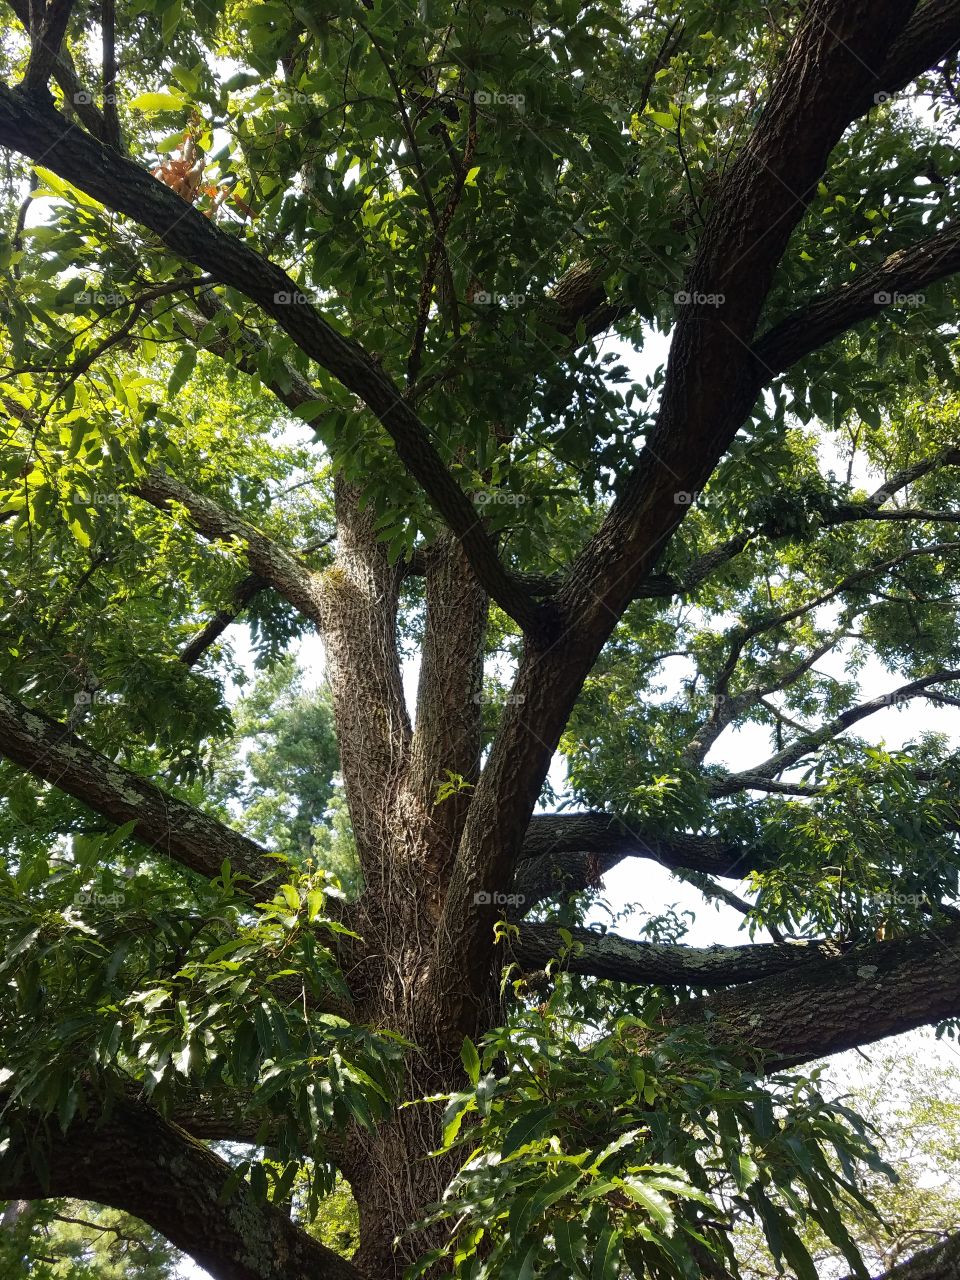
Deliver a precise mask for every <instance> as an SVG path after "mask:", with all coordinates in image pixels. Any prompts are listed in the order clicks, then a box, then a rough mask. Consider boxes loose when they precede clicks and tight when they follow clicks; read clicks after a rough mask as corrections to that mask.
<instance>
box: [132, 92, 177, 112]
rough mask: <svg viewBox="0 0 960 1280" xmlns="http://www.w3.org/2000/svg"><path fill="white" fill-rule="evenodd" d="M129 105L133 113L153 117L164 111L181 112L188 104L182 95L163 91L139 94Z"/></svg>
mask: <svg viewBox="0 0 960 1280" xmlns="http://www.w3.org/2000/svg"><path fill="white" fill-rule="evenodd" d="M129 105H130V106H131V107H132V108H133V110H134V111H142V112H143V114H144V115H147V116H155V115H159V114H160V113H161V112H164V111H183V110H184V109H185V108H187V107H188V106H189V105H190V103H189V101H188V99H187V98H185V97H184V96H183V94H182V93H178V92H177V91H176V90H171V89H165V90H164V91H163V92H162V93H140V94H138V95H137V96H136V97H135V98H131V100H130V103H129Z"/></svg>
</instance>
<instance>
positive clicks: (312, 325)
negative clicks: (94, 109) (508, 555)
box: [0, 85, 552, 634]
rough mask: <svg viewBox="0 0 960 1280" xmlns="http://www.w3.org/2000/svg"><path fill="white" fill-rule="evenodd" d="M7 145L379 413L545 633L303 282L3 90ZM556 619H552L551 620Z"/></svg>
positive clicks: (498, 588) (542, 614)
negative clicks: (151, 242) (170, 257)
mask: <svg viewBox="0 0 960 1280" xmlns="http://www.w3.org/2000/svg"><path fill="white" fill-rule="evenodd" d="M0 143H2V144H3V145H4V146H8V147H10V148H11V149H12V150H14V151H19V152H22V153H23V154H24V155H27V156H30V157H31V158H33V159H34V160H39V159H42V161H43V163H44V164H45V165H46V166H47V167H48V168H50V169H52V170H53V171H54V172H55V173H57V174H58V175H59V176H60V177H62V178H64V179H65V180H66V181H68V182H71V183H72V184H73V185H74V186H76V187H78V188H79V189H80V190H81V191H85V192H86V193H87V194H88V195H90V196H93V198H94V199H96V200H100V201H101V202H102V203H103V204H104V205H106V207H107V208H109V209H113V210H115V211H116V212H118V213H123V214H126V215H127V216H128V217H131V218H133V219H134V220H135V221H136V222H138V223H139V224H140V225H141V226H143V227H146V228H147V229H148V230H150V231H152V232H154V234H155V235H157V236H159V238H160V239H161V240H162V241H163V243H164V244H165V245H166V246H167V247H168V248H169V249H170V250H171V251H172V252H173V253H175V254H177V255H178V256H179V257H181V258H183V259H185V260H186V261H188V262H192V263H194V264H195V265H197V266H199V267H201V268H202V269H203V270H204V271H206V272H208V273H209V274H210V275H211V276H212V277H213V278H214V279H215V280H217V281H219V282H220V283H222V284H226V285H230V286H232V287H233V288H236V289H238V290H240V292H241V293H244V294H245V295H246V296H247V297H248V298H250V299H251V301H253V302H255V303H257V304H258V305H259V306H260V307H262V308H263V310H264V311H266V312H267V314H268V315H270V316H272V317H273V319H274V320H276V322H277V323H278V324H279V325H280V327H281V328H282V329H283V330H284V331H285V332H286V333H287V334H288V335H289V336H290V337H291V338H292V339H293V341H294V342H295V343H296V344H297V346H298V347H299V348H300V349H301V350H302V351H303V352H304V353H305V354H306V355H308V356H309V357H310V358H311V359H312V360H315V361H316V362H317V363H318V364H319V365H320V366H321V367H322V368H324V369H326V370H327V371H328V372H330V373H331V374H333V376H334V377H335V378H337V379H338V380H339V381H340V382H341V383H342V384H343V385H344V386H345V387H346V388H347V389H348V390H350V391H352V392H353V393H354V394H355V395H356V396H358V397H359V399H360V400H362V401H363V403H364V404H365V405H367V407H368V408H369V409H371V410H372V411H373V413H374V414H375V415H376V416H377V418H378V419H379V420H380V422H381V423H382V424H383V426H384V427H385V429H386V431H387V433H388V434H389V435H390V437H391V439H392V440H393V442H394V445H395V447H396V450H397V454H398V456H399V458H400V460H401V461H402V462H403V464H404V466H405V467H406V468H407V470H408V471H409V472H410V473H411V475H412V476H413V477H414V478H415V479H416V480H417V481H418V483H419V484H420V485H421V487H422V488H423V490H424V492H425V493H426V494H427V496H428V497H429V498H430V500H431V502H432V503H433V505H434V506H435V507H436V509H437V511H438V512H439V513H440V515H441V516H443V518H444V520H445V521H446V522H447V524H448V526H449V527H450V528H451V529H452V531H453V532H454V533H455V534H456V536H457V537H458V538H459V539H460V542H461V543H462V545H463V548H464V552H465V553H466V555H467V558H468V560H469V561H470V565H471V567H472V568H473V571H474V572H475V573H476V575H477V577H478V578H479V580H480V581H481V582H482V583H483V585H484V587H485V588H486V590H487V591H488V593H489V594H490V596H491V597H492V598H493V599H494V600H496V602H497V603H498V604H499V605H500V606H501V608H502V609H503V610H504V611H505V612H506V613H507V614H508V615H509V616H510V617H512V618H513V619H514V620H515V621H516V622H517V623H518V624H519V625H520V626H521V627H522V628H523V629H524V630H525V631H528V632H530V633H533V634H540V633H541V631H542V629H543V627H544V625H545V623H546V620H547V610H546V606H541V605H539V604H538V603H537V601H536V600H535V599H534V597H533V596H532V595H531V594H530V592H529V590H528V588H527V587H526V586H525V585H524V584H523V583H521V582H520V581H519V580H518V579H516V578H515V577H514V576H513V575H511V574H510V573H509V572H508V571H507V570H506V569H505V568H504V566H503V564H502V563H501V562H500V559H499V557H498V555H497V552H496V548H495V546H494V544H493V542H492V540H491V539H490V537H489V536H488V534H487V532H486V530H485V529H484V526H483V523H482V521H481V520H480V518H479V516H478V514H477V511H476V508H475V506H474V504H473V503H472V502H471V500H470V499H469V498H468V497H467V495H466V494H465V493H464V492H463V490H462V489H461V488H460V486H459V485H458V484H457V482H456V481H455V480H454V478H453V476H452V475H451V474H450V472H449V471H448V470H447V468H446V466H445V464H444V462H443V459H442V458H441V456H440V454H439V453H438V451H437V449H436V448H435V446H434V445H433V444H432V442H431V441H430V438H429V433H428V431H427V428H426V427H425V426H424V424H423V422H422V421H421V420H420V418H419V417H418V416H417V414H416V413H415V412H414V410H413V409H412V408H411V406H410V404H409V403H408V401H407V400H406V399H405V398H404V396H403V393H402V392H401V390H400V389H399V388H398V387H397V386H396V384H395V383H394V382H393V381H392V380H391V379H390V378H389V377H388V375H387V374H386V373H385V372H384V371H383V370H382V369H381V368H380V366H379V365H378V364H377V362H376V361H375V360H373V359H372V358H371V357H370V356H369V355H368V354H367V352H366V351H364V349H363V348H362V347H361V346H360V345H359V344H358V343H356V342H354V341H353V340H352V339H349V338H346V337H344V336H343V334H341V333H340V332H338V330H337V329H335V328H334V327H333V326H332V325H331V324H330V323H329V322H328V321H327V320H326V319H325V317H324V316H323V315H322V314H321V312H320V311H319V310H318V309H317V308H316V307H315V306H314V305H313V304H312V303H311V302H310V301H309V300H307V299H306V297H305V295H304V294H303V293H302V292H301V290H300V287H299V285H298V284H297V282H296V281H294V280H292V279H291V278H290V277H289V276H288V275H287V273H286V272H285V271H284V270H283V269H282V268H281V267H279V266H277V265H276V264H275V263H273V262H270V261H269V260H268V259H266V258H263V257H261V256H260V255H259V254H258V253H256V252H255V251H254V250H253V249H251V248H249V247H248V246H247V245H246V244H244V243H243V242H242V241H240V240H238V239H235V238H233V237H231V236H229V235H227V234H226V233H225V232H224V231H222V230H221V229H220V228H218V227H216V226H215V225H214V224H213V222H212V221H211V219H209V218H205V217H204V216H203V214H202V213H201V212H200V211H199V210H197V209H194V208H193V207H192V206H190V205H189V204H188V203H187V202H185V201H184V200H183V199H182V198H181V197H179V196H177V195H176V194H175V193H174V192H173V191H171V190H170V189H169V188H168V187H166V186H165V185H164V184H163V183H162V182H159V181H157V179H156V178H153V177H152V176H151V175H150V174H148V173H147V172H146V171H145V170H143V169H141V168H140V167H139V166H138V165H136V164H134V163H133V162H132V161H130V160H127V159H126V158H125V157H123V156H120V155H118V154H117V153H116V152H115V151H114V150H113V149H112V148H109V147H106V146H104V145H103V143H101V142H98V141H97V140H96V139H95V138H93V137H90V136H89V135H88V134H85V133H84V132H83V131H82V130H80V129H78V128H76V127H75V126H73V125H70V124H65V123H64V120H63V117H62V116H60V115H58V114H57V113H56V112H55V111H54V110H53V109H52V108H51V107H48V106H45V105H41V104H40V103H37V102H33V101H31V100H30V99H28V98H27V97H25V96H24V95H22V94H20V93H18V92H16V91H15V90H11V89H9V88H8V87H7V86H5V85H0ZM551 616H552V614H551Z"/></svg>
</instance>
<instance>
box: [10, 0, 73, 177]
mask: <svg viewBox="0 0 960 1280" xmlns="http://www.w3.org/2000/svg"><path fill="white" fill-rule="evenodd" d="M73 5H74V0H46V3H44V0H32V3H31V4H30V7H29V14H30V19H32V21H30V24H29V31H30V59H29V62H28V63H27V70H26V73H25V74H24V77H23V81H22V87H23V89H24V90H25V91H26V92H27V93H36V91H37V90H38V89H44V88H45V87H46V84H47V81H48V80H49V79H50V73H51V72H52V70H53V66H54V63H55V62H56V61H57V59H58V58H59V56H60V46H61V45H62V44H63V38H64V36H65V35H66V33H67V23H68V22H69V21H70V14H71V12H72V10H73ZM34 159H36V157H34Z"/></svg>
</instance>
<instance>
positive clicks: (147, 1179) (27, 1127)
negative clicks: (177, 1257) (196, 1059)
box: [0, 1100, 361, 1280]
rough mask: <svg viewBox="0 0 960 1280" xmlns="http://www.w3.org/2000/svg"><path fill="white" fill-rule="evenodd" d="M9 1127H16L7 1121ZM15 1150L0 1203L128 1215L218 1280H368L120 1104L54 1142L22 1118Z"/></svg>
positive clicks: (3, 1163)
mask: <svg viewBox="0 0 960 1280" xmlns="http://www.w3.org/2000/svg"><path fill="white" fill-rule="evenodd" d="M8 1119H9V1118H8ZM9 1127H10V1130H11V1134H12V1138H11V1145H10V1148H9V1149H8V1150H7V1151H6V1153H5V1154H4V1156H3V1157H2V1159H0V1198H2V1199H8V1200H18V1199H22V1200H40V1199H44V1198H46V1197H50V1196H69V1197H70V1198H71V1199H76V1200H90V1201H93V1202H94V1203H96V1204H102V1205H108V1206H110V1207H111V1208H114V1209H122V1210H123V1211H124V1212H126V1213H131V1214H133V1215H134V1217H137V1218H140V1219H142V1220H143V1221H144V1222H146V1223H148V1224H149V1225H150V1226H151V1227H153V1228H154V1229H155V1230H156V1231H159V1232H160V1234H161V1235H162V1236H164V1237H165V1238H166V1239H167V1240H169V1241H170V1242H171V1243H172V1244H174V1245H176V1246H177V1248H179V1249H183V1250H184V1252H185V1253H188V1254H189V1255H190V1257H192V1258H193V1259H194V1260H195V1261H196V1262H197V1263H198V1264H199V1265H200V1266H201V1267H204V1268H205V1269H206V1270H207V1271H208V1272H209V1273H210V1275H211V1276H213V1277H214V1280H361V1277H360V1273H359V1272H358V1271H357V1270H356V1268H355V1267H353V1266H352V1265H351V1264H350V1263H349V1262H347V1261H346V1260H345V1259H344V1258H341V1257H340V1256H339V1255H338V1254H336V1253H333V1252H332V1250H330V1249H327V1248H326V1247H325V1246H324V1245H322V1244H320V1243H319V1242H318V1241H316V1240H314V1239H312V1238H311V1237H310V1236H308V1235H307V1234H306V1232H304V1231H301V1230H300V1228H299V1227H297V1226H295V1225H294V1224H293V1223H292V1222H291V1221H290V1219H289V1217H287V1216H286V1215H285V1214H283V1213H281V1212H280V1210H279V1209H277V1208H274V1206H273V1205H270V1204H260V1203H258V1202H257V1200H256V1199H255V1198H254V1196H253V1193H252V1192H251V1190H250V1188H249V1186H248V1185H247V1184H246V1183H245V1182H240V1184H239V1185H238V1187H237V1188H236V1190H235V1191H234V1192H233V1194H232V1196H231V1197H230V1199H228V1200H227V1201H226V1202H225V1204H224V1205H221V1204H220V1203H219V1197H220V1194H221V1192H222V1191H223V1189H224V1187H225V1185H226V1183H227V1180H228V1179H229V1177H230V1172H231V1171H230V1166H229V1165H228V1164H227V1163H226V1162H225V1161H224V1160H221V1159H220V1157H219V1156H216V1155H214V1153H213V1152H212V1151H209V1150H208V1149H207V1148H206V1147H205V1146H204V1145H203V1144H202V1143H201V1142H198V1141H196V1140H195V1139H194V1138H192V1137H191V1136H190V1135H189V1134H188V1133H186V1132H185V1131H184V1130H183V1129H180V1128H178V1127H177V1126H176V1125H174V1124H170V1123H168V1122H167V1121H165V1120H163V1119H162V1118H161V1117H160V1116H159V1115H158V1114H157V1112H155V1111H154V1110H152V1109H151V1108H150V1107H147V1106H144V1105H143V1104H139V1103H133V1102H129V1101H126V1100H115V1101H113V1102H112V1104H111V1106H110V1109H109V1111H108V1112H105V1113H104V1112H101V1113H97V1112H96V1111H92V1112H91V1114H89V1115H87V1116H85V1117H83V1118H78V1119H75V1120H74V1121H73V1123H72V1124H71V1125H70V1127H69V1128H68V1130H67V1132H66V1134H61V1133H60V1130H59V1127H58V1126H57V1125H56V1124H50V1125H49V1126H48V1135H49V1138H47V1135H45V1134H43V1133H42V1132H40V1131H39V1122H38V1121H37V1120H36V1118H35V1117H29V1116H26V1115H23V1114H22V1113H21V1114H16V1115H15V1116H14V1117H13V1123H12V1125H10V1126H9ZM34 1147H36V1148H41V1147H42V1149H43V1155H44V1156H45V1162H46V1164H47V1167H48V1171H49V1172H48V1176H46V1177H40V1176H39V1175H38V1174H37V1172H36V1167H35V1166H39V1164H40V1162H39V1161H31V1159H30V1153H31V1149H32V1148H34Z"/></svg>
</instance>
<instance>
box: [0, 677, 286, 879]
mask: <svg viewBox="0 0 960 1280" xmlns="http://www.w3.org/2000/svg"><path fill="white" fill-rule="evenodd" d="M0 754H2V755H4V756H6V757H7V758H8V759H9V760H15V761H16V762H17V763H18V764H20V765H22V766H23V767H24V769H26V770H27V772H28V773H32V774H33V775H34V777H37V778H42V779H44V780H45V781H46V782H50V783H52V784H53V786H55V787H58V788H59V789H60V790H61V791H65V792H66V793H67V794H68V795H71V796H74V797H75V798H76V799H77V800H80V801H81V802H82V803H83V804H86V805H88V806H89V807H90V808H91V809H93V810H94V811H95V812H97V813H99V814H102V815H103V816H104V817H106V818H109V819H110V821H111V822H114V823H116V824H117V826H123V825H124V824H125V823H127V822H133V823H134V828H133V834H134V835H135V836H136V837H137V839H139V840H142V841H143V842H144V844H146V845H148V846H149V847H150V848H151V849H152V850H153V851H154V852H156V853H157V854H159V855H161V856H166V857H170V858H173V859H174V861H176V862H179V863H180V864H181V865H182V866H184V867H187V868H188V869H189V870H191V871H196V872H197V873H199V874H200V875H202V876H206V877H207V878H208V879H209V878H213V877H214V876H218V875H219V874H220V868H221V866H222V864H223V862H224V860H225V859H227V860H229V862H230V864H231V867H232V869H233V873H234V875H235V876H241V877H244V878H245V880H242V881H241V883H240V885H239V886H238V887H239V888H240V889H241V890H243V891H246V892H253V891H254V886H259V887H258V888H257V890H256V892H257V893H258V894H262V893H263V892H264V886H268V885H270V884H272V883H275V882H276V881H277V876H278V873H277V864H276V862H274V861H272V860H271V859H270V857H269V856H268V853H267V850H266V849H264V848H263V847H262V846H261V845H259V844H257V843H256V841H254V840H249V839H248V838H247V837H246V836H243V835H240V833H239V832H237V831H233V830H231V829H230V828H229V827H227V826H224V824H223V823H222V822H218V821H217V820H216V818H211V817H209V816H208V815H207V814H205V813H202V812H201V811H200V810H199V809H195V808H194V807H193V805H189V804H184V803H183V801H181V800H176V799H174V797H173V796H170V795H168V794H167V793H166V792H164V791H161V790H160V788H159V787H156V786H154V785H153V783H151V782H148V781H147V780H146V778H141V777H140V776H139V775H138V774H135V773H133V772H132V771H131V770H130V769H125V768H124V767H123V766H122V765H119V764H116V763H114V761H112V760H110V759H109V758H108V757H107V756H105V755H102V754H101V753H100V752H99V751H94V750H93V749H92V748H91V747H88V746H86V745H85V744H84V743H83V742H82V741H81V740H80V739H79V738H78V737H76V736H75V735H74V734H73V733H71V731H70V730H69V729H68V728H67V726H66V725H63V724H61V723H60V722H59V721H57V720H53V719H52V718H51V717H50V716H48V715H45V714H44V713H43V712H42V711H38V710H36V709H34V708H31V707H26V706H24V705H23V704H22V703H20V702H17V701H16V700H15V699H14V698H10V697H8V696H7V695H6V694H4V693H0Z"/></svg>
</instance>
